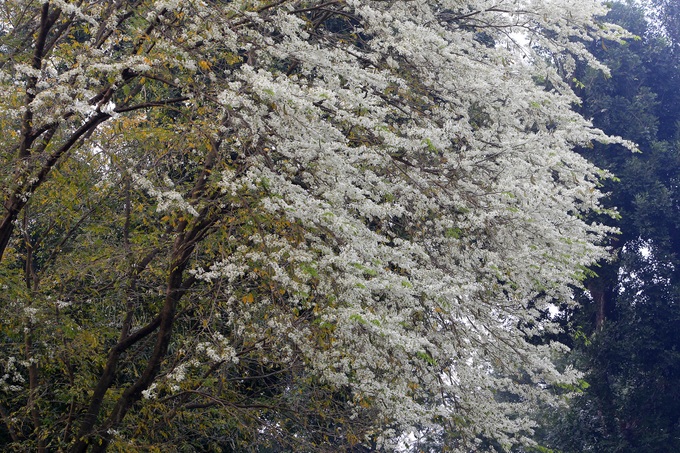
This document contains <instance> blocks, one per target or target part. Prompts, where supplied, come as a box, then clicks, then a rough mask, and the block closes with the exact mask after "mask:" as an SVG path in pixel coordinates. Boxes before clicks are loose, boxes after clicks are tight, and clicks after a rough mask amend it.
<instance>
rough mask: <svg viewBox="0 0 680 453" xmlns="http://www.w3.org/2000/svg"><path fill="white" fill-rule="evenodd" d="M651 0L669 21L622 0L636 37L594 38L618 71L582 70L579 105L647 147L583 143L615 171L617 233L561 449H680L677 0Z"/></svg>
mask: <svg viewBox="0 0 680 453" xmlns="http://www.w3.org/2000/svg"><path fill="white" fill-rule="evenodd" d="M655 4H656V6H658V7H659V8H660V9H658V10H656V14H655V17H657V18H661V19H663V21H662V22H660V23H661V24H662V25H663V27H664V28H663V29H662V30H658V29H655V28H653V27H652V26H651V25H650V24H649V22H648V21H647V19H646V13H648V12H649V10H647V11H645V10H643V9H641V7H639V6H634V5H632V4H615V5H614V7H613V9H612V11H611V12H610V13H609V15H608V16H607V20H611V21H613V22H615V23H618V24H620V25H622V26H624V27H626V28H627V29H629V30H631V31H632V32H633V33H635V34H637V35H638V36H640V38H641V39H639V40H633V41H629V42H627V43H626V44H623V45H619V44H607V43H604V42H594V43H593V44H592V45H591V46H590V47H589V49H590V50H591V51H592V52H593V53H594V54H596V55H597V56H598V57H599V58H600V59H602V61H604V62H605V63H606V64H607V65H608V66H609V67H610V68H611V69H612V77H611V78H604V77H601V76H599V75H598V74H595V73H594V72H593V71H590V70H588V69H585V68H584V69H583V70H582V71H580V72H579V73H578V74H577V78H578V79H579V81H580V83H582V89H581V90H580V92H579V94H581V97H582V99H583V105H582V110H581V111H582V112H583V114H584V115H585V116H587V117H591V118H593V121H594V123H595V124H596V125H597V126H599V127H601V128H603V129H604V130H606V131H607V132H608V133H612V134H620V135H622V136H623V137H625V138H627V139H630V140H634V141H635V142H636V143H638V144H639V145H640V150H641V153H639V154H631V153H629V152H626V151H625V150H623V149H621V148H620V147H611V146H598V145H596V146H595V147H594V148H593V149H591V150H584V152H583V154H584V155H586V156H587V157H588V158H589V159H591V160H592V161H594V162H595V163H596V164H597V165H598V166H601V167H602V168H606V169H608V170H610V171H612V172H613V173H614V174H615V175H616V176H617V177H618V178H619V179H620V181H619V182H618V183H612V184H608V186H607V189H608V190H610V191H611V194H612V195H611V203H612V204H613V205H616V206H618V208H619V211H620V215H621V217H620V220H619V221H618V222H617V226H618V227H619V228H620V230H621V234H620V235H619V236H618V237H617V238H616V241H615V242H614V243H613V250H614V251H615V253H616V255H615V257H614V259H613V260H612V261H610V262H606V263H602V266H601V267H600V268H597V269H596V272H597V273H598V277H597V278H593V279H591V280H590V281H589V282H588V284H587V286H588V289H589V290H590V291H589V292H588V293H587V294H586V296H587V297H586V298H584V304H583V307H584V308H583V309H580V310H578V311H577V314H576V315H575V317H574V318H572V320H571V322H572V328H573V329H575V330H576V331H577V332H578V339H577V341H576V344H575V346H576V351H575V352H574V355H575V357H577V360H578V361H579V362H580V366H582V367H585V368H586V369H587V370H588V374H587V376H586V378H585V379H586V381H587V382H588V383H589V384H590V387H589V388H587V389H586V390H585V391H584V393H583V394H582V395H581V397H579V398H577V399H576V400H575V402H574V406H573V408H572V410H571V412H569V414H568V415H567V416H566V417H565V419H563V420H562V422H563V424H559V425H558V427H557V429H556V433H555V434H556V439H555V440H554V442H553V445H554V446H555V447H556V448H558V449H559V450H560V451H573V452H582V451H597V452H640V451H645V452H667V451H678V450H680V221H679V220H680V193H679V190H680V188H679V186H678V181H679V177H680V141H679V140H678V139H680V129H679V127H680V64H679V63H680V59H679V58H678V57H679V54H678V52H677V42H678V41H677V39H678V37H680V36H679V33H680V30H678V29H677V28H672V25H673V24H677V21H678V20H680V14H679V10H678V4H677V2H662V1H659V2H655ZM661 31H663V33H661Z"/></svg>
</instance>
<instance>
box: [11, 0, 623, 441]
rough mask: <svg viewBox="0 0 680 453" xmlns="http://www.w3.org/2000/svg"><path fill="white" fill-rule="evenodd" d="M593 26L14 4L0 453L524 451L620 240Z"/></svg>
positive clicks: (535, 1) (414, 11) (513, 5)
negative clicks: (560, 334)
mask: <svg viewBox="0 0 680 453" xmlns="http://www.w3.org/2000/svg"><path fill="white" fill-rule="evenodd" d="M604 12H605V9H604V7H603V6H602V5H600V4H599V3H597V2H595V1H588V0H585V1H584V0H579V1H558V2H556V1H547V0H543V1H539V0H512V1H511V0H505V1H503V0H501V1H493V2H492V1H487V0H473V1H466V2H459V1H455V0H442V1H427V2H425V1H420V0H416V1H413V0H411V1H398V0H395V1H358V0H346V1H344V0H331V1H304V0H297V1H295V0H290V1H287V0H279V1H270V0H265V1H258V0H255V1H253V0H234V1H229V2H227V1H208V0H188V1H177V0H175V1H172V0H166V1H152V0H135V1H121V0H109V1H102V0H97V1H94V0H93V1H87V0H85V1H77V2H69V1H66V0H58V1H47V2H44V3H42V4H38V3H37V2H32V1H23V0H13V1H12V0H7V1H4V2H2V3H1V5H0V83H1V84H2V88H1V89H0V112H1V113H0V128H1V133H0V142H1V146H0V190H1V192H0V197H2V202H3V206H4V208H3V210H2V211H1V212H0V257H1V258H0V259H1V260H2V261H1V262H0V280H1V282H2V293H1V295H0V301H1V303H0V322H1V324H0V332H1V333H0V338H1V339H2V340H1V341H2V348H1V350H2V353H1V365H0V367H2V370H3V371H2V373H0V374H2V377H0V402H1V405H0V409H1V410H0V415H1V416H2V422H3V425H4V426H3V428H2V430H0V436H2V442H3V443H5V444H7V445H10V448H14V449H19V450H21V449H29V450H36V451H40V450H42V451H45V450H51V451H57V450H63V451H67V450H68V451H73V452H82V451H86V450H87V451H101V450H104V449H107V448H108V449H110V450H112V451H117V450H120V451H124V450H127V451H129V450H130V449H135V448H136V449H143V448H151V447H154V448H159V449H166V450H168V451H175V450H177V451H192V450H207V449H210V448H212V449H215V450H217V451H231V450H236V451H244V450H248V449H250V450H253V451H290V450H295V451H338V450H339V449H350V448H355V449H357V451H359V450H360V449H361V448H371V449H372V448H384V449H394V448H397V447H398V448H400V449H408V448H411V447H413V448H415V447H416V446H417V444H418V443H419V442H420V441H421V440H422V441H423V442H424V441H427V442H431V443H434V444H437V443H438V442H439V443H441V448H444V446H446V448H449V449H452V450H455V451H470V449H474V448H481V449H485V450H491V449H494V448H495V449H498V450H503V449H506V448H509V447H510V446H512V445H515V444H517V443H531V442H532V441H531V440H530V436H531V429H532V426H533V425H532V422H531V421H530V418H529V417H528V416H527V412H528V410H529V408H530V407H531V406H532V405H533V404H534V403H537V402H539V401H542V402H544V403H545V402H548V404H553V402H552V400H551V394H552V392H551V389H553V388H555V386H565V385H572V384H574V383H576V382H577V379H578V377H579V376H578V373H576V372H574V371H573V370H571V369H569V368H567V369H557V368H556V367H555V365H554V364H553V361H552V360H551V358H552V357H553V356H554V354H557V353H559V351H561V350H563V349H564V348H563V347H562V346H561V345H560V344H558V343H554V342H552V343H551V342H546V341H540V337H541V336H543V335H544V334H545V333H549V332H552V331H553V330H554V329H555V326H554V325H553V324H552V322H551V320H550V317H549V316H546V314H547V313H548V311H549V309H550V307H551V306H552V304H553V303H554V302H555V301H556V300H557V301H562V302H565V301H566V302H569V301H570V300H571V288H572V285H574V284H578V282H579V280H580V279H581V278H582V277H583V271H584V269H585V266H586V265H588V264H590V263H592V262H593V261H594V260H596V259H597V258H599V257H601V256H603V249H601V248H600V247H599V246H598V243H599V242H600V241H601V239H602V238H603V236H604V235H605V234H606V233H607V232H608V231H610V230H609V229H608V228H607V227H604V226H602V225H599V224H597V223H595V222H590V221H587V220H586V219H587V217H586V214H587V213H588V212H591V211H593V210H595V211H598V210H599V209H600V207H599V206H600V205H599V199H600V197H601V194H600V192H599V191H598V184H599V183H598V181H599V178H600V177H602V176H606V175H605V174H604V173H602V172H600V171H598V170H597V169H596V168H595V167H594V166H593V165H592V164H590V163H588V162H587V161H586V160H585V159H584V158H582V157H580V156H579V155H578V154H576V153H574V152H573V151H572V150H573V148H574V147H576V146H581V147H587V146H590V145H591V143H592V142H593V141H597V140H599V141H609V140H610V139H609V138H607V137H606V136H605V135H604V134H603V133H601V132H599V131H598V130H596V129H594V128H592V126H591V125H590V123H589V122H588V121H587V120H586V119H584V118H582V117H581V116H580V115H578V114H577V113H574V112H573V110H572V107H573V105H574V104H575V103H576V102H578V99H577V98H576V96H575V95H574V93H573V92H572V91H571V89H570V87H569V84H568V82H570V81H571V77H572V76H571V72H572V70H573V69H574V68H575V61H576V60H581V61H585V62H587V63H589V64H591V65H593V67H595V68H596V69H600V70H603V68H602V67H600V66H599V65H598V64H597V63H596V62H595V61H594V59H593V58H592V57H591V56H590V54H589V53H588V52H587V51H586V50H585V47H584V44H583V43H584V41H586V42H587V41H588V40H589V39H591V36H598V37H599V38H600V39H604V38H608V37H616V35H617V33H618V32H617V30H616V29H615V28H611V27H609V26H607V25H605V24H601V23H600V24H598V23H596V22H595V21H594V16H595V15H597V14H603V13H604ZM598 212H599V211H598ZM554 403H555V404H556V402H554Z"/></svg>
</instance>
